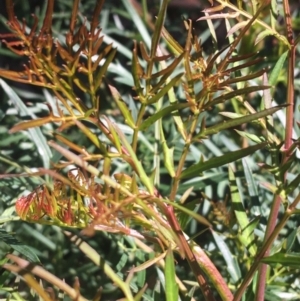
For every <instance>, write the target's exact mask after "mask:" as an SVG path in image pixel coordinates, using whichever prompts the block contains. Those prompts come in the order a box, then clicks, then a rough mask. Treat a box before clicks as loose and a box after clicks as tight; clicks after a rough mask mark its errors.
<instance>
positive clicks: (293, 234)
mask: <svg viewBox="0 0 300 301" xmlns="http://www.w3.org/2000/svg"><path fill="white" fill-rule="evenodd" d="M297 233H298V229H297V228H295V229H294V230H293V231H292V232H291V233H290V234H289V236H288V237H287V239H286V252H287V253H289V252H290V251H291V249H292V247H293V245H294V243H295V240H296V238H297Z"/></svg>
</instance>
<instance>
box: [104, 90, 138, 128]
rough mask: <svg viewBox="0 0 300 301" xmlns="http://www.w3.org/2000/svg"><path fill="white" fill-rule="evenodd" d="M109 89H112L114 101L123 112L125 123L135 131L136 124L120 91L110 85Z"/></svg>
mask: <svg viewBox="0 0 300 301" xmlns="http://www.w3.org/2000/svg"><path fill="white" fill-rule="evenodd" d="M108 87H109V89H110V92H111V94H112V96H113V98H114V100H115V101H116V103H117V106H118V107H119V109H120V111H121V112H122V114H123V116H124V119H125V123H127V124H128V125H129V126H130V127H131V128H132V129H134V128H135V123H134V120H133V117H132V115H131V113H130V111H129V109H128V107H127V105H126V103H125V102H124V100H123V99H122V98H121V95H120V94H119V92H118V90H117V89H116V88H115V87H113V86H111V85H108Z"/></svg>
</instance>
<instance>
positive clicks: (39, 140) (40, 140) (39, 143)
mask: <svg viewBox="0 0 300 301" xmlns="http://www.w3.org/2000/svg"><path fill="white" fill-rule="evenodd" d="M0 85H1V86H2V88H3V90H4V91H5V93H6V94H7V96H8V97H10V99H11V100H12V102H13V103H14V105H15V107H16V108H17V109H18V110H19V111H20V114H21V116H31V118H32V119H35V118H36V117H35V116H34V115H33V114H32V113H31V112H30V111H29V110H28V109H27V107H26V106H25V105H24V103H23V101H22V100H21V99H20V97H19V96H18V95H17V94H16V92H15V91H14V90H13V89H12V88H11V87H10V86H9V85H8V84H7V83H6V82H5V81H3V80H2V79H0ZM29 134H30V136H31V139H32V141H33V142H34V143H35V146H36V148H37V150H38V152H39V154H40V157H41V158H42V160H43V162H44V167H45V168H49V167H50V158H51V156H52V153H51V150H50V148H49V146H48V144H47V140H46V138H45V136H44V134H43V133H42V131H41V129H40V128H34V129H29Z"/></svg>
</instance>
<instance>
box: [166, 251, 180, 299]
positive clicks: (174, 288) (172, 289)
mask: <svg viewBox="0 0 300 301" xmlns="http://www.w3.org/2000/svg"><path fill="white" fill-rule="evenodd" d="M175 275H176V272H175V260H174V256H173V251H172V250H171V249H169V250H168V251H167V255H166V265H165V280H166V284H165V285H166V288H165V292H166V301H178V285H177V283H176V279H175Z"/></svg>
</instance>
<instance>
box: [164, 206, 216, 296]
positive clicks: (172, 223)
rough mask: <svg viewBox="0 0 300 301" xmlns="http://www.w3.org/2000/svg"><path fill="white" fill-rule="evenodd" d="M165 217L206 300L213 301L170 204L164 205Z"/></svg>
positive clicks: (204, 278)
mask: <svg viewBox="0 0 300 301" xmlns="http://www.w3.org/2000/svg"><path fill="white" fill-rule="evenodd" d="M166 217H167V219H168V221H169V223H170V227H171V228H172V229H173V231H174V232H175V233H176V235H177V236H178V238H179V240H180V243H181V247H182V248H183V250H184V255H185V256H186V259H187V261H188V263H189V265H190V268H191V270H192V271H193V274H194V275H195V277H196V278H197V281H198V283H199V286H200V288H201V291H202V293H203V295H204V297H205V300H206V301H215V298H214V296H213V293H212V291H211V289H210V287H209V284H208V282H207V280H206V277H205V275H204V273H203V271H202V270H201V268H200V266H199V265H198V263H197V260H196V257H195V255H194V253H193V252H192V250H191V248H190V246H189V244H188V243H187V241H186V239H185V237H184V235H183V232H182V230H181V228H180V225H179V224H178V221H177V219H176V217H175V214H174V208H173V207H172V206H166Z"/></svg>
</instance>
